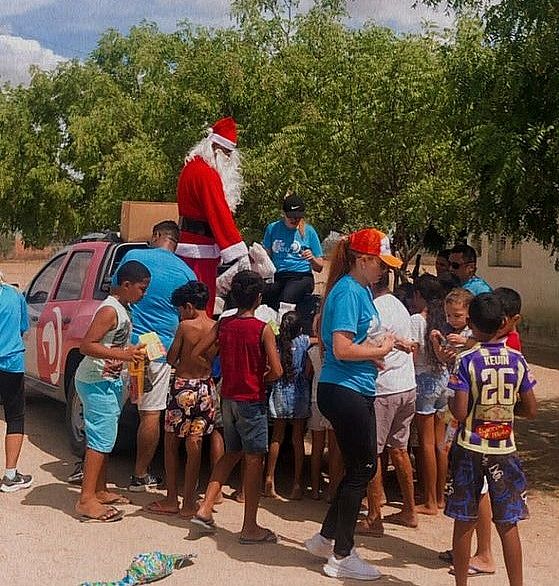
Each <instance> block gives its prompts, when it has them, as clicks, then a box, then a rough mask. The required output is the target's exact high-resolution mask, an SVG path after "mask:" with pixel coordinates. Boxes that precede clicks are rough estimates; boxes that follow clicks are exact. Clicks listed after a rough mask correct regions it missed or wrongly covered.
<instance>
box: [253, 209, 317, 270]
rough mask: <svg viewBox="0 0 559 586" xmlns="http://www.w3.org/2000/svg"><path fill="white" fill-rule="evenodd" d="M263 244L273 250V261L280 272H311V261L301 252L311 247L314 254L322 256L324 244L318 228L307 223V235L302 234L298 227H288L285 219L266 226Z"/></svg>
mask: <svg viewBox="0 0 559 586" xmlns="http://www.w3.org/2000/svg"><path fill="white" fill-rule="evenodd" d="M262 245H263V246H264V248H266V249H267V250H271V251H272V262H273V263H274V266H275V267H276V270H277V271H278V273H281V272H286V271H290V272H294V273H310V272H311V271H312V268H311V263H310V261H308V260H305V259H304V258H303V257H302V256H301V254H302V253H303V251H304V250H305V249H310V251H311V252H312V253H313V256H316V257H317V258H320V257H321V256H322V246H321V245H320V240H319V238H318V234H317V233H316V230H315V229H314V228H313V227H312V226H311V225H310V224H305V235H304V236H301V233H300V232H299V229H298V228H288V227H287V226H286V225H285V222H284V221H283V220H278V221H277V222H272V223H271V224H268V226H267V227H266V231H265V232H264V240H263V242H262Z"/></svg>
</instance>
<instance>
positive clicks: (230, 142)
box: [210, 117, 237, 150]
mask: <svg viewBox="0 0 559 586" xmlns="http://www.w3.org/2000/svg"><path fill="white" fill-rule="evenodd" d="M210 140H211V141H212V142H215V143H216V144H218V145H219V146H222V147H223V148H226V149H229V150H233V149H234V148H235V147H236V146H237V123H236V122H235V120H233V118H231V117H228V118H221V120H218V121H217V122H216V123H215V124H214V125H213V126H212V128H211V133H210Z"/></svg>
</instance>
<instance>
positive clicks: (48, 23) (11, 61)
mask: <svg viewBox="0 0 559 586" xmlns="http://www.w3.org/2000/svg"><path fill="white" fill-rule="evenodd" d="M309 1H310V0H303V1H302V2H301V5H304V4H305V3H308V2H309ZM412 4H413V0H348V9H349V12H350V15H351V19H352V22H353V23H354V24H355V25H357V26H359V24H361V23H363V22H365V21H367V20H375V21H376V22H378V23H379V24H383V25H386V26H390V27H392V28H394V29H395V30H398V31H414V30H418V29H419V28H420V27H421V22H422V21H423V20H425V19H427V20H429V21H432V22H434V23H436V24H438V25H440V26H443V27H444V26H448V25H449V24H450V23H451V18H450V17H449V16H448V15H446V14H445V13H444V11H443V10H439V11H433V10H430V9H427V8H425V7H420V8H417V9H413V8H412ZM229 5H230V2H229V0H120V1H119V0H0V81H10V82H12V83H26V82H27V81H28V79H29V76H28V69H29V66H30V65H31V64H35V65H39V66H40V67H41V68H44V69H48V68H52V67H54V66H55V64H56V63H57V62H58V61H60V60H62V59H67V58H71V57H77V58H79V59H84V58H85V57H87V55H88V54H89V53H90V51H91V50H92V49H94V48H95V44H96V42H97V39H98V38H99V35H100V34H101V33H102V32H103V31H105V30H106V29H108V28H116V29H117V30H119V31H120V32H122V33H124V34H125V33H126V32H127V31H128V30H129V29H130V27H131V26H133V25H135V24H138V23H139V22H141V21H142V20H143V19H147V20H150V21H154V22H156V23H157V24H158V25H159V27H160V28H161V29H162V30H163V31H166V32H170V31H172V30H174V28H175V26H176V23H177V22H178V21H180V20H184V19H188V20H190V21H192V22H194V23H196V24H202V25H209V26H228V25H230V24H231V21H230V19H229V16H228V13H229Z"/></svg>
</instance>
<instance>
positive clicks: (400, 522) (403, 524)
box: [382, 513, 417, 529]
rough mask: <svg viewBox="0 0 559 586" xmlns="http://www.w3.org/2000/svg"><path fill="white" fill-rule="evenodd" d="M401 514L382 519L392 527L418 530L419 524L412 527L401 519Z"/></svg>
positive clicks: (393, 514)
mask: <svg viewBox="0 0 559 586" xmlns="http://www.w3.org/2000/svg"><path fill="white" fill-rule="evenodd" d="M399 515H400V513H392V514H391V515H386V516H385V517H383V518H382V520H383V521H384V522H385V523H390V524H391V525H399V526H400V527H408V528H409V529H417V523H416V524H415V525H410V524H409V523H406V522H405V521H403V520H402V519H400V517H399Z"/></svg>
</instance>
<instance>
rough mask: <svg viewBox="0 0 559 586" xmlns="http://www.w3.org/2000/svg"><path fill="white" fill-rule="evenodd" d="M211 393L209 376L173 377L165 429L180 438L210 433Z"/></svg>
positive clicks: (211, 427) (211, 382) (213, 413)
mask: <svg viewBox="0 0 559 586" xmlns="http://www.w3.org/2000/svg"><path fill="white" fill-rule="evenodd" d="M214 396H215V389H214V382H213V380H212V379H211V378H207V379H199V378H192V379H188V378H181V377H178V376H177V377H175V378H174V380H173V382H172V384H171V389H170V391H169V395H168V397H167V409H166V411H165V431H166V432H169V433H174V434H175V435H176V436H177V437H183V438H187V437H190V436H202V435H209V434H210V433H212V431H213V428H214V419H215V407H214V399H213V397H214Z"/></svg>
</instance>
